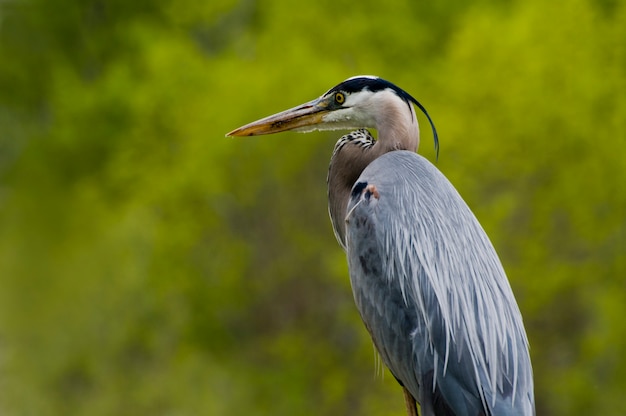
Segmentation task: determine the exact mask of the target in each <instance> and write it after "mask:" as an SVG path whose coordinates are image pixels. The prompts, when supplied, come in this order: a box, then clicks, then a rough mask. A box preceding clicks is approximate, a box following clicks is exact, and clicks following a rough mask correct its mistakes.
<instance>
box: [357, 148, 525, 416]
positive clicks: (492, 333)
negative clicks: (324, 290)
mask: <svg viewBox="0 0 626 416" xmlns="http://www.w3.org/2000/svg"><path fill="white" fill-rule="evenodd" d="M346 222H347V227H346V246H347V248H348V249H347V255H348V265H349V269H350V281H351V284H352V289H353V293H354V298H355V301H356V304H357V307H358V309H359V312H360V313H361V317H362V319H363V322H365V325H366V326H367V329H368V331H369V332H370V334H371V336H372V339H373V341H374V344H375V345H376V348H377V350H378V351H379V353H380V355H381V357H382V360H383V362H384V363H385V364H386V365H387V366H388V367H389V369H390V370H391V372H392V373H393V374H394V376H395V377H396V378H397V379H398V380H399V381H400V382H401V383H402V384H403V385H404V386H405V387H406V388H407V389H408V390H409V391H410V392H411V394H412V395H413V397H415V399H417V400H418V401H419V403H420V405H421V409H422V412H423V414H425V415H430V414H437V415H443V414H451V415H458V416H460V415H480V414H491V415H530V414H533V384H532V372H531V366H530V359H529V355H528V343H527V340H526V335H525V332H524V327H523V324H522V320H521V315H520V312H519V310H518V308H517V305H516V303H515V299H514V298H513V293H512V292H511V289H510V286H509V284H508V281H507V279H506V276H505V273H504V270H503V269H502V267H501V265H500V261H499V260H498V256H497V254H496V252H495V250H494V248H493V246H492V245H491V243H490V242H489V239H488V238H487V236H486V234H485V232H484V231H483V229H482V228H481V226H480V224H479V223H478V221H477V220H476V218H475V217H474V215H473V214H472V212H471V211H470V210H469V208H468V207H467V205H466V204H465V202H463V199H462V198H461V197H460V195H459V194H458V192H457V191H456V190H455V189H454V187H453V186H452V185H451V184H450V182H449V181H448V180H447V179H446V178H445V177H444V176H443V175H442V174H441V173H440V172H439V171H438V170H437V169H436V168H435V167H434V166H433V165H432V164H431V163H430V162H428V161H427V160H426V159H424V158H423V157H421V156H419V155H417V154H415V153H413V152H408V151H395V152H389V153H386V154H384V155H382V156H380V157H378V158H377V159H376V160H374V161H373V162H372V163H370V164H369V165H368V166H367V168H365V170H364V171H363V173H362V174H361V176H360V177H359V178H358V180H357V181H356V184H355V186H354V188H353V192H352V194H351V198H350V201H349V204H348V214H347V217H346Z"/></svg>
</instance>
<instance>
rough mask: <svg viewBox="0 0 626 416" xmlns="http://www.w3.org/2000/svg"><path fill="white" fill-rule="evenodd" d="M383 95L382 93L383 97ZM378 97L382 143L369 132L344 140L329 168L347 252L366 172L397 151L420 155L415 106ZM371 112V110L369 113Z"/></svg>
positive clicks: (331, 201) (334, 215)
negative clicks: (354, 204)
mask: <svg viewBox="0 0 626 416" xmlns="http://www.w3.org/2000/svg"><path fill="white" fill-rule="evenodd" d="M379 94H380V93H379ZM384 94H385V95H384V96H383V97H380V96H379V97H377V98H378V99H377V101H376V109H374V110H376V111H372V112H371V113H372V114H375V115H374V117H373V119H374V123H373V124H374V125H373V126H364V127H372V128H375V129H376V130H377V131H378V140H376V139H374V138H373V137H372V135H371V134H370V133H369V132H368V131H367V130H365V129H360V130H356V131H353V132H351V133H349V134H346V135H345V136H342V137H341V138H340V139H339V140H338V141H337V143H336V144H335V148H334V150H333V155H332V157H331V159H330V166H329V167H328V177H327V183H328V211H329V213H330V219H331V221H332V224H333V230H334V231H335V237H337V241H338V242H339V244H340V245H341V246H342V247H343V248H344V250H345V248H346V242H345V217H346V210H347V206H348V199H349V197H350V192H351V190H352V186H353V185H354V183H355V182H356V180H357V179H358V178H359V176H360V175H361V173H362V172H363V170H364V169H365V168H366V167H367V165H369V164H370V163H371V162H372V161H373V160H374V159H376V158H377V157H379V156H381V155H383V154H385V153H387V152H390V151H394V150H409V151H412V152H416V151H417V148H418V146H419V126H418V124H417V117H416V116H415V110H414V109H413V106H412V105H411V104H410V103H408V102H406V101H404V100H403V99H401V98H400V97H398V96H397V95H395V94H394V93H393V92H391V91H385V92H384ZM367 110H370V109H367Z"/></svg>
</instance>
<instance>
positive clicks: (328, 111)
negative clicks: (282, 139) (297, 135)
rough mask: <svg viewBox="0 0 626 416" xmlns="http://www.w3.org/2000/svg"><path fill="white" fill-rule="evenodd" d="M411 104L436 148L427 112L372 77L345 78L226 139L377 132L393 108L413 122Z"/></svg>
mask: <svg viewBox="0 0 626 416" xmlns="http://www.w3.org/2000/svg"><path fill="white" fill-rule="evenodd" d="M411 103H413V104H415V105H416V106H417V107H418V108H419V109H420V110H422V111H423V112H424V114H425V115H426V117H427V118H428V121H429V122H430V124H431V126H432V129H433V134H434V137H435V147H436V148H438V146H439V145H438V139H437V131H436V129H435V125H434V124H433V121H432V120H431V118H430V116H429V115H428V113H427V112H426V109H425V108H424V107H423V106H422V105H421V104H420V103H419V102H418V101H417V100H416V99H415V98H413V97H412V96H411V95H410V94H408V93H407V92H406V91H404V90H402V89H401V88H399V87H397V86H396V85H394V84H392V83H391V82H389V81H386V80H384V79H382V78H378V77H374V76H356V77H352V78H348V79H347V80H345V81H343V82H342V83H340V84H338V85H336V86H334V87H333V88H331V89H330V90H328V91H327V92H326V93H324V94H322V96H321V97H319V98H316V99H315V100H312V101H309V102H307V103H304V104H301V105H299V106H297V107H294V108H290V109H289V110H285V111H282V112H280V113H278V114H274V115H271V116H269V117H265V118H262V119H260V120H257V121H254V122H252V123H249V124H246V125H245V126H242V127H239V128H238V129H235V130H233V131H231V132H230V133H228V134H227V136H257V135H262V134H272V133H279V132H282V131H288V130H294V131H299V132H309V131H313V130H343V129H359V128H378V127H379V126H380V125H381V123H382V122H383V121H384V118H385V115H386V114H388V111H390V109H392V108H393V109H395V110H396V111H408V114H409V115H410V116H411V117H413V118H414V117H415V113H414V111H413V108H412V107H411Z"/></svg>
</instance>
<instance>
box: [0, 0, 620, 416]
mask: <svg viewBox="0 0 626 416" xmlns="http://www.w3.org/2000/svg"><path fill="white" fill-rule="evenodd" d="M625 3H626V2H624V1H620V0H571V1H563V0H557V1H553V2H546V1H544V0H524V1H522V0H509V1H497V0H480V1H477V2H473V4H468V2H463V1H459V0H444V1H438V2H414V1H410V0H388V1H385V2H380V1H366V0H365V1H359V2H354V1H338V0H321V1H316V2H308V3H301V4H299V5H298V4H296V3H295V2H287V1H281V0H267V1H254V0H239V1H236V0H232V1H231V0H211V1H191V0H177V1H174V0H151V1H145V0H144V1H134V2H132V1H126V0H110V1H104V0H82V1H78V0H73V1H71V0H30V1H28V0H3V1H2V2H0V414H2V415H115V414H119V415H348V414H354V415H372V416H373V415H403V414H404V404H403V401H402V395H401V391H400V389H399V387H398V386H397V385H396V382H395V381H394V380H393V377H392V376H391V375H390V374H389V373H387V372H386V371H381V369H380V368H379V367H380V364H377V360H376V356H375V353H374V350H373V347H372V344H371V342H370V341H369V337H368V335H367V333H366V331H365V329H364V328H363V326H362V324H361V322H360V320H359V317H358V314H357V312H356V309H355V307H354V305H353V301H352V295H351V292H350V287H349V281H348V275H347V266H346V263H345V259H344V254H343V252H342V251H341V249H340V248H339V246H338V245H337V243H336V241H335V239H334V236H333V233H332V229H331V226H330V221H329V219H328V216H327V211H326V189H325V185H326V184H325V179H326V170H327V164H328V161H329V159H330V154H331V152H332V148H333V145H334V142H335V141H336V139H337V138H338V136H339V135H340V133H338V132H329V133H312V134H309V135H299V134H296V133H283V134H281V135H276V136H268V137H262V138H238V139H230V138H225V137H224V134H225V133H226V132H228V131H230V130H232V129H233V128H235V127H238V126H240V125H242V124H244V123H247V122H250V121H252V120H255V119H257V118H260V117H262V116H266V115H269V114H271V113H273V112H276V111H279V110H283V109H285V108H288V107H291V106H294V105H296V104H299V103H302V102H304V101H307V100H310V99H312V98H315V97H317V96H319V95H320V94H322V93H323V92H324V91H326V90H327V89H328V88H330V87H332V86H333V85H335V84H337V83H339V82H340V81H342V80H344V79H345V78H347V77H349V76H353V75H357V74H376V75H379V76H382V77H384V78H386V79H388V80H390V81H392V82H394V83H396V84H397V85H399V86H400V87H402V88H404V89H406V90H407V91H409V92H410V93H411V94H412V95H414V96H415V97H416V98H417V99H418V100H420V101H421V102H422V104H424V105H425V106H426V108H428V110H429V112H430V114H431V115H432V117H433V118H434V120H435V123H436V125H437V128H438V130H439V134H440V140H441V153H440V157H439V162H438V164H437V166H438V167H439V168H440V169H441V170H442V171H443V172H444V173H445V174H446V176H448V178H450V180H451V181H452V182H453V183H454V184H455V186H456V187H457V188H458V189H459V191H460V193H461V194H462V195H463V196H464V198H465V199H466V201H467V202H468V204H469V205H470V206H471V207H472V209H473V210H474V212H475V213H476V215H477V216H478V218H479V219H480V221H481V222H482V224H483V226H484V228H485V229H486V231H487V233H488V234H489V235H490V237H491V239H492V241H493V243H494V245H495V246H496V248H497V250H498V252H499V254H500V256H501V258H502V261H503V263H504V266H505V269H506V270H507V273H508V276H509V279H510V281H511V285H512V286H513V290H514V292H515V294H516V297H517V300H518V303H519V305H520V308H521V310H522V313H523V315H524V319H525V323H526V328H527V331H528V335H529V338H530V342H531V354H532V359H533V365H534V371H535V390H536V399H537V414H538V415H571V414H595V415H600V414H601V415H623V414H626V404H625V402H624V392H625V391H626V358H625V355H626V319H625V317H624V316H625V313H626V306H625V305H626V189H625V187H626V185H625V184H626V4H625ZM420 120H421V123H422V145H421V148H420V153H422V154H424V155H425V156H426V157H428V158H429V159H431V160H433V161H434V150H433V146H432V135H431V133H430V130H429V128H428V127H427V123H426V121H425V120H424V119H423V118H422V119H420Z"/></svg>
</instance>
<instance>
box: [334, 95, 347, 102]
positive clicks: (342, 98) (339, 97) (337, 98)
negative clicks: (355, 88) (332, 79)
mask: <svg viewBox="0 0 626 416" xmlns="http://www.w3.org/2000/svg"><path fill="white" fill-rule="evenodd" d="M345 101H346V96H345V95H343V93H341V92H337V93H335V102H336V103H337V104H343V103H344V102H345Z"/></svg>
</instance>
